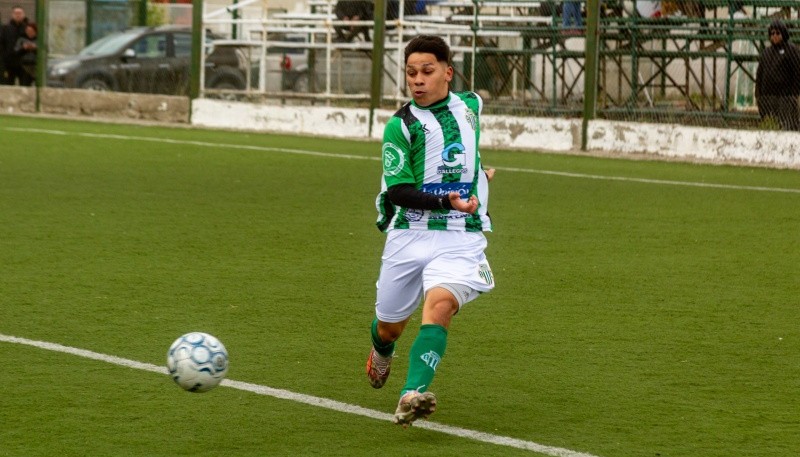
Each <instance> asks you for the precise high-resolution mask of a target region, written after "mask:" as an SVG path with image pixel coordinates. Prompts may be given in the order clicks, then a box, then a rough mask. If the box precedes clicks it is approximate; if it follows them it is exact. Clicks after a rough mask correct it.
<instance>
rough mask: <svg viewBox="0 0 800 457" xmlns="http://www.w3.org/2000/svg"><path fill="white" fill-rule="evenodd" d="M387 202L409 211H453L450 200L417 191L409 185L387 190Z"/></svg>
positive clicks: (398, 185) (400, 185)
mask: <svg viewBox="0 0 800 457" xmlns="http://www.w3.org/2000/svg"><path fill="white" fill-rule="evenodd" d="M388 195H389V201H390V202H392V203H393V204H394V205H396V206H402V207H403V208H410V209H447V210H450V209H453V205H451V204H450V199H449V198H447V197H437V196H436V195H433V194H429V193H427V192H423V191H421V190H417V188H416V187H414V186H412V185H411V184H397V185H396V186H392V187H390V188H389V190H388Z"/></svg>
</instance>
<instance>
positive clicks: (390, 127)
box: [381, 116, 416, 187]
mask: <svg viewBox="0 0 800 457" xmlns="http://www.w3.org/2000/svg"><path fill="white" fill-rule="evenodd" d="M410 159H411V143H410V142H409V137H408V135H407V132H406V131H404V127H403V120H402V119H401V118H399V117H397V116H393V117H392V118H391V119H390V120H389V122H388V123H387V124H386V129H385V130H384V131H383V148H382V153H381V162H382V163H383V177H384V180H385V181H386V186H387V187H392V186H394V185H397V184H416V181H415V179H414V174H413V172H412V169H411V160H410Z"/></svg>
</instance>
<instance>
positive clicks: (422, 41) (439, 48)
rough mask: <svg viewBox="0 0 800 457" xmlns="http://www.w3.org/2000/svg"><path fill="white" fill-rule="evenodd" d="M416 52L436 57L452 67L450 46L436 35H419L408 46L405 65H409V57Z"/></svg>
mask: <svg viewBox="0 0 800 457" xmlns="http://www.w3.org/2000/svg"><path fill="white" fill-rule="evenodd" d="M415 52H425V53H429V54H433V55H434V56H436V60H437V61H439V62H444V63H446V64H447V65H450V58H451V56H450V46H448V45H447V43H446V42H445V41H444V40H443V39H442V38H441V37H439V36H436V35H417V36H415V37H414V38H413V39H411V41H409V42H408V44H407V45H406V50H405V57H406V60H405V63H408V56H410V55H411V54H413V53H415Z"/></svg>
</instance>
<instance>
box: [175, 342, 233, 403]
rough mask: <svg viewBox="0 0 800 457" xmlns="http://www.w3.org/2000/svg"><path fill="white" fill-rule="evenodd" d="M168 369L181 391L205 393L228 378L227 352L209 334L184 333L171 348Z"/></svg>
mask: <svg viewBox="0 0 800 457" xmlns="http://www.w3.org/2000/svg"><path fill="white" fill-rule="evenodd" d="M167 369H168V370H169V374H170V376H172V379H173V380H175V382H176V383H177V384H178V385H179V386H181V388H183V389H184V390H188V391H189V392H207V391H209V390H211V389H213V388H214V387H217V385H219V383H220V382H221V381H222V379H223V378H225V375H226V374H228V351H226V350H225V346H223V345H222V343H221V342H220V341H219V340H218V339H216V338H215V337H213V336H211V335H209V334H208V333H202V332H192V333H187V334H185V335H183V336H181V337H180V338H178V339H177V340H175V342H174V343H172V346H170V348H169V352H167Z"/></svg>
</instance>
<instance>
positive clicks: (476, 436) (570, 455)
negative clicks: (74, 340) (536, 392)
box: [0, 333, 597, 457]
mask: <svg viewBox="0 0 800 457" xmlns="http://www.w3.org/2000/svg"><path fill="white" fill-rule="evenodd" d="M0 342H5V343H13V344H23V345H26V346H33V347H37V348H40V349H46V350H48V351H55V352H62V353H65V354H71V355H76V356H78V357H84V358H87V359H92V360H98V361H100V362H106V363H111V364H114V365H119V366H123V367H128V368H134V369H137V370H144V371H152V372H153V373H158V374H162V375H167V374H169V373H168V371H167V369H166V367H163V366H158V365H153V364H151V363H144V362H138V361H136V360H130V359H124V358H122V357H116V356H113V355H107V354H101V353H99V352H93V351H88V350H86V349H79V348H75V347H71V346H64V345H62V344H57V343H49V342H47V341H36V340H29V339H27V338H20V337H16V336H11V335H4V334H2V333H0ZM221 385H222V386H225V387H230V388H232V389H239V390H244V391H247V392H252V393H255V394H258V395H266V396H269V397H275V398H280V399H283V400H289V401H294V402H297V403H303V404H306V405H311V406H317V407H320V408H325V409H330V410H333V411H338V412H342V413H347V414H355V415H358V416H364V417H369V418H371V419H377V420H381V421H390V420H391V419H392V415H391V414H387V413H382V412H380V411H375V410H373V409H367V408H363V407H361V406H358V405H351V404H348V403H342V402H340V401H336V400H330V399H327V398H322V397H314V396H312V395H305V394H300V393H296V392H292V391H289V390H283V389H275V388H272V387H267V386H261V385H258V384H251V383H249V382H241V381H233V380H230V379H225V380H223V381H222V384H221ZM414 426H415V427H417V428H424V429H427V430H432V431H435V432H439V433H445V434H448V435H453V436H457V437H461V438H469V439H472V440H476V441H481V442H484V443H489V444H496V445H500V446H508V447H513V448H517V449H522V450H526V451H534V452H539V453H541V454H545V455H548V456H552V457H597V456H596V455H593V454H587V453H584V452H578V451H572V450H569V449H564V448H559V447H553V446H545V445H543V444H538V443H534V442H533V441H525V440H520V439H516V438H510V437H507V436H500V435H492V434H491V433H485V432H479V431H475V430H468V429H464V428H460V427H453V426H450V425H444V424H437V423H436V422H429V421H420V422H417V423H416V424H415V425H414Z"/></svg>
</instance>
